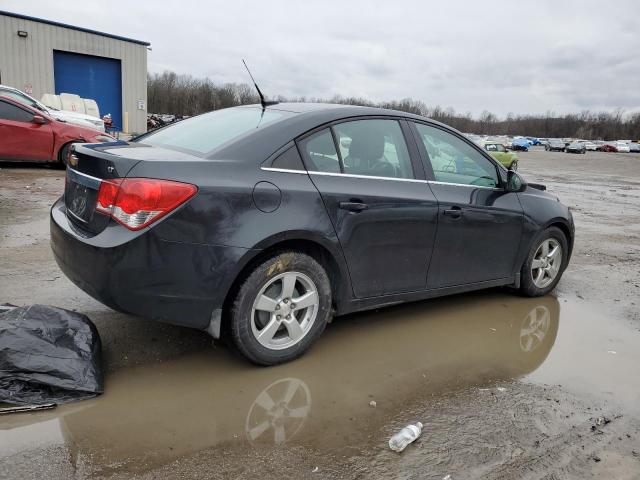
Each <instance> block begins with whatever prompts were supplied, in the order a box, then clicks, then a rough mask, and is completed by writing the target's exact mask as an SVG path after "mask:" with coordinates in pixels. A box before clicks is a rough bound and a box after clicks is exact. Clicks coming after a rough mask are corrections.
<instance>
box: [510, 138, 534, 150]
mask: <svg viewBox="0 0 640 480" xmlns="http://www.w3.org/2000/svg"><path fill="white" fill-rule="evenodd" d="M530 146H531V144H530V143H529V140H527V139H526V138H514V139H513V141H512V142H511V149H512V150H519V151H522V152H528V151H529V147H530Z"/></svg>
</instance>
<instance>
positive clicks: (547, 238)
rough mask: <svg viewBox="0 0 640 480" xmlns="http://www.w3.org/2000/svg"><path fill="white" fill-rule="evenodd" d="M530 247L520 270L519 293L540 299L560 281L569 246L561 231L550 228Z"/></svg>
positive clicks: (537, 237) (540, 234)
mask: <svg viewBox="0 0 640 480" xmlns="http://www.w3.org/2000/svg"><path fill="white" fill-rule="evenodd" d="M532 245H533V246H532V247H531V250H530V251H529V254H528V255H527V258H526V260H525V261H524V264H523V265H522V269H521V270H520V292H521V293H522V294H523V295H524V296H527V297H540V296H542V295H546V294H547V293H549V292H550V291H552V290H553V289H554V288H555V287H556V285H557V284H558V282H559V281H560V277H562V274H563V273H564V269H565V268H566V266H567V258H568V254H569V244H568V242H567V238H566V237H565V235H564V233H563V232H562V230H560V229H559V228H556V227H550V228H547V229H546V230H543V231H542V232H540V233H539V234H538V235H537V236H536V238H535V240H534V241H533V244H532ZM545 245H546V246H545ZM556 247H557V249H558V250H555V253H554V249H555V248H556Z"/></svg>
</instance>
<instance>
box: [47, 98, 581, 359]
mask: <svg viewBox="0 0 640 480" xmlns="http://www.w3.org/2000/svg"><path fill="white" fill-rule="evenodd" d="M67 165H68V168H67V174H66V186H65V191H64V195H63V196H62V197H61V198H60V199H59V200H58V201H57V202H56V203H55V204H54V205H53V207H52V209H51V245H52V248H53V252H54V255H55V258H56V260H57V262H58V264H59V265H60V268H61V269H62V270H63V271H64V272H65V274H66V275H67V276H68V277H69V278H70V279H71V280H72V281H73V282H74V283H75V284H76V285H78V286H79V287H80V288H81V289H83V290H84V291H86V292H88V293H89V294H90V295H92V296H93V297H95V298H96V299H98V300H99V301H101V302H103V303H104V304H106V305H108V306H110V307H112V308H114V309H117V310H119V311H123V312H128V313H131V314H135V315H140V316H143V317H147V318H152V319H156V320H159V321H163V322H170V323H174V324H178V325H183V326H188V327H193V328H197V329H202V330H206V331H207V332H208V333H209V334H210V335H212V336H213V337H215V338H218V337H220V336H221V335H224V336H225V337H228V338H231V339H232V340H233V343H234V344H235V345H236V346H237V348H238V350H239V351H240V352H241V353H242V354H243V355H244V356H246V357H247V358H248V359H249V360H251V361H252V362H255V363H257V364H261V365H272V364H277V363H281V362H285V361H288V360H291V359H293V358H296V357H298V356H299V355H301V354H302V353H303V352H305V351H306V350H307V349H308V348H309V347H310V346H311V345H312V344H313V343H314V342H315V341H316V340H317V339H318V337H319V336H320V335H321V333H322V332H323V330H324V328H325V327H326V325H327V323H328V322H329V320H330V319H331V317H332V316H333V315H341V314H345V313H349V312H354V311H358V310H365V309H371V308H377V307H382V306H386V305H393V304H397V303H401V302H406V301H413V300H421V299H426V298H432V297H437V296H442V295H448V294H454V293H460V292H466V291H470V290H477V289H483V288H489V287H497V286H509V287H511V288H512V289H513V290H517V291H519V292H520V293H521V294H523V295H527V296H537V295H544V294H546V293H548V292H549V291H551V290H552V289H553V288H554V287H555V286H556V284H557V283H558V281H559V280H560V276H561V275H562V273H563V271H564V269H565V268H566V266H567V264H568V262H569V258H570V256H571V250H572V247H573V238H574V224H573V219H572V216H571V213H570V212H569V210H568V208H567V207H566V206H565V205H563V204H562V203H560V201H559V200H558V199H557V198H556V197H555V196H553V195H551V194H549V193H548V192H547V191H545V187H544V186H542V185H537V184H527V183H526V182H525V180H524V179H523V178H522V177H521V176H520V175H519V174H517V173H515V172H514V171H511V170H507V169H506V168H504V167H503V166H502V165H500V163H498V162H496V161H495V160H494V159H493V158H492V157H491V156H490V155H489V154H488V152H486V151H484V150H483V149H481V148H480V147H478V146H477V145H475V144H474V143H472V142H470V141H468V140H467V139H466V138H465V137H464V136H463V135H461V134H460V133H459V132H457V131H455V130H453V129H451V128H449V127H447V126H445V125H442V124H440V123H438V122H434V121H431V120H429V119H427V118H424V117H420V116H416V115H411V114H407V113H403V112H396V111H390V110H384V109H377V108H368V107H355V106H341V105H327V104H304V103H294V104H279V105H269V106H267V107H266V108H263V107H261V106H243V107H236V108H230V109H225V110H218V111H214V112H211V113H207V114H204V115H200V116H197V117H194V118H191V119H188V120H185V121H182V122H180V123H177V124H174V125H171V126H169V127H165V128H163V129H159V130H156V131H153V132H151V133H148V134H146V135H143V136H141V137H138V138H137V139H135V140H134V141H131V142H122V141H120V142H111V143H105V144H94V145H76V146H75V147H74V149H73V150H71V151H70V152H69V156H68V158H67Z"/></svg>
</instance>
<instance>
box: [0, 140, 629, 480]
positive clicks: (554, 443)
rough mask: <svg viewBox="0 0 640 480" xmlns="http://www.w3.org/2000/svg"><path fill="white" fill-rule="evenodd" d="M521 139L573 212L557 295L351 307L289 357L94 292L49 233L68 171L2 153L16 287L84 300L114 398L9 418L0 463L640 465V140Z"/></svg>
mask: <svg viewBox="0 0 640 480" xmlns="http://www.w3.org/2000/svg"><path fill="white" fill-rule="evenodd" d="M519 156H520V171H521V173H523V175H524V176H525V178H527V179H529V180H531V181H536V182H541V183H544V184H546V185H547V187H548V189H549V190H550V191H551V192H552V193H554V194H556V195H558V196H559V197H560V199H561V200H562V201H563V202H564V203H566V204H568V205H569V206H570V207H571V208H572V210H573V213H574V218H575V221H576V236H577V237H576V243H575V250H574V253H573V258H572V261H571V264H570V266H569V268H568V270H567V271H566V272H565V274H564V277H563V279H562V281H561V282H560V284H559V286H558V287H557V289H556V292H555V294H554V295H553V296H548V297H545V298H540V299H524V298H519V297H517V296H513V295H511V294H510V293H508V292H506V291H503V290H491V291H487V292H478V293H473V294H468V295H458V296H454V297H449V298H444V299H439V300H432V301H426V302H419V303H414V304H410V305H403V306H399V307H393V308H388V309H382V310H379V311H374V312H367V313H362V314H356V315H349V316H345V317H341V318H338V319H336V320H335V321H334V323H333V324H332V325H331V326H330V327H329V328H328V329H327V331H326V332H325V334H324V336H323V337H322V339H321V340H320V342H319V343H318V344H317V346H316V347H315V348H314V349H313V350H312V351H311V352H310V353H309V354H308V355H306V356H305V357H303V358H302V359H300V360H298V361H296V362H293V363H290V364H287V365H282V366H278V367H272V368H257V367H253V366H251V365H248V364H247V363H246V362H245V361H244V360H242V359H241V358H240V357H239V356H238V355H237V354H235V353H234V352H232V351H231V350H229V349H228V348H227V347H226V346H224V345H218V344H216V345H214V346H213V348H212V343H211V340H210V339H209V338H208V337H207V335H206V334H204V333H202V332H198V331H192V330H187V329H184V328H179V327H174V326H170V325H161V324H157V323H154V322H150V321H147V320H144V319H140V318H134V317H131V316H128V315H124V314H120V313H116V312H113V311H112V310H110V309H108V308H107V307H104V306H102V305H101V304H99V303H98V302H96V301H95V300H93V299H92V298H90V297H89V296H88V295H86V294H85V293H84V292H82V291H81V290H79V289H78V288H77V287H75V286H74V285H73V284H71V283H70V282H69V281H68V280H67V279H66V278H65V277H64V276H63V275H62V273H61V272H60V271H59V270H58V268H57V266H56V264H55V262H54V260H53V257H52V254H51V251H50V248H49V244H48V208H49V206H50V205H51V204H52V203H53V201H54V200H55V199H56V197H57V196H59V195H60V193H61V191H62V189H63V185H64V172H63V171H62V170H55V169H51V168H47V167H42V166H24V165H20V166H16V165H7V164H3V165H0V167H1V168H0V303H2V302H10V303H13V304H16V305H27V304H32V303H46V304H52V305H55V306H59V307H63V308H68V309H76V310H78V311H81V312H83V313H86V314H87V315H89V317H90V318H91V319H92V320H93V321H94V322H95V324H96V325H97V327H98V330H99V332H100V334H101V337H102V341H103V348H104V354H105V368H106V370H107V383H106V392H105V394H104V395H102V396H101V397H99V398H96V399H94V400H89V401H84V402H79V403H75V404H70V405H65V406H62V407H58V408H57V409H55V410H53V411H49V412H41V413H35V414H20V415H12V416H4V417H0V431H1V433H0V478H38V479H39V478H51V479H54V478H70V477H73V478H85V477H92V478H102V477H107V478H138V477H139V478H173V477H180V478H253V477H256V476H258V475H259V476H260V477H261V478H288V477H295V478H434V479H442V478H444V477H445V476H446V475H451V478H452V479H459V478H576V479H582V478H591V477H593V478H618V479H637V478H640V453H639V452H640V375H638V370H637V369H638V365H640V309H639V308H638V304H639V303H640V240H639V238H640V155H637V154H615V153H599V152H587V154H585V155H571V154H565V153H552V152H545V151H543V150H534V151H531V152H528V153H519ZM372 401H373V402H375V403H373V404H371V403H370V402H372ZM372 405H374V406H372ZM416 420H420V421H422V423H423V424H424V425H425V428H424V432H423V435H422V437H421V438H420V439H419V440H418V441H417V442H416V443H415V444H414V445H411V446H410V447H408V448H407V450H405V451H404V452H403V453H402V454H395V453H394V452H391V451H389V449H388V447H387V446H386V441H387V440H388V438H389V436H390V435H391V434H392V433H394V432H395V431H396V430H398V429H399V428H401V427H402V426H404V425H405V424H406V423H408V422H412V421H416Z"/></svg>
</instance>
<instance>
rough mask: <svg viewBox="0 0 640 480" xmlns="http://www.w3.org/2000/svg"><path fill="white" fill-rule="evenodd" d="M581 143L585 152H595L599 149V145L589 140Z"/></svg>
mask: <svg viewBox="0 0 640 480" xmlns="http://www.w3.org/2000/svg"><path fill="white" fill-rule="evenodd" d="M580 143H582V144H584V148H585V150H589V151H592V152H595V151H596V150H597V149H598V145H596V144H595V143H593V142H589V141H588V140H587V141H584V142H580Z"/></svg>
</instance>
